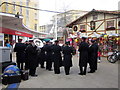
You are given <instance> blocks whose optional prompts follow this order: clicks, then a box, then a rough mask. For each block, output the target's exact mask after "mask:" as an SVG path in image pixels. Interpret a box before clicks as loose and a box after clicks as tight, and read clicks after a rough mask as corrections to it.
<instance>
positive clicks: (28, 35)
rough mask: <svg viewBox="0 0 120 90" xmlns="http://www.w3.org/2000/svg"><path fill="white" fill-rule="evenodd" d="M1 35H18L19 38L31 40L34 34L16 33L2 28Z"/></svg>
mask: <svg viewBox="0 0 120 90" xmlns="http://www.w3.org/2000/svg"><path fill="white" fill-rule="evenodd" d="M0 33H4V34H10V35H18V36H24V37H30V38H32V37H33V35H32V34H28V33H24V32H20V31H16V30H12V29H8V28H4V27H0Z"/></svg>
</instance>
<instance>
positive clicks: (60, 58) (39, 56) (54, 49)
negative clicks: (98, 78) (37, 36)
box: [14, 37, 98, 77]
mask: <svg viewBox="0 0 120 90" xmlns="http://www.w3.org/2000/svg"><path fill="white" fill-rule="evenodd" d="M75 51H76V50H75V48H74V47H72V46H71V45H70V42H66V43H65V44H64V45H63V46H60V45H59V41H58V40H56V41H55V42H54V44H52V43H50V42H49V41H46V43H44V46H43V47H41V48H39V47H37V46H36V45H35V43H34V42H33V40H30V41H26V42H25V43H22V42H21V40H19V41H18V43H16V44H15V47H14V52H16V63H17V66H18V67H19V68H20V69H21V70H24V69H25V70H29V75H30V76H33V77H36V76H37V74H36V68H37V67H39V66H40V67H41V68H45V69H46V70H48V71H53V70H54V73H55V74H60V67H62V66H63V67H64V71H65V75H69V74H70V68H71V67H72V66H73V64H72V56H73V55H74V54H75ZM78 51H79V68H80V73H78V74H79V75H86V71H87V65H88V64H89V66H90V71H89V73H94V72H95V71H96V70H97V58H98V45H97V43H96V41H95V40H88V39H87V38H85V37H83V38H82V41H81V42H80V44H79V49H78ZM45 62H46V63H45ZM45 64H46V65H45ZM52 66H53V67H52ZM52 68H53V69H52Z"/></svg>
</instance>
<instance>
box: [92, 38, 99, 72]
mask: <svg viewBox="0 0 120 90" xmlns="http://www.w3.org/2000/svg"><path fill="white" fill-rule="evenodd" d="M93 41H94V42H93V45H94V47H95V70H97V59H98V49H99V46H98V44H97V42H96V40H93Z"/></svg>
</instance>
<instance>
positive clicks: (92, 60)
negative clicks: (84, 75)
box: [88, 40, 96, 73]
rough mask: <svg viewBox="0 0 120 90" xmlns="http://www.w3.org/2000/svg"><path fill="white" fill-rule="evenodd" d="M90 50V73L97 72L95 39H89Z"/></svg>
mask: <svg viewBox="0 0 120 90" xmlns="http://www.w3.org/2000/svg"><path fill="white" fill-rule="evenodd" d="M89 44H90V45H89V51H88V54H89V56H88V58H89V59H88V63H89V66H90V71H89V72H88V73H94V72H95V59H96V52H95V46H94V40H90V41H89Z"/></svg>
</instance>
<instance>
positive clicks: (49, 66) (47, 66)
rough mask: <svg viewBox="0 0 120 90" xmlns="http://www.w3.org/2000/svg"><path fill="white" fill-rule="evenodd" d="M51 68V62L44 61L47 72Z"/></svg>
mask: <svg viewBox="0 0 120 90" xmlns="http://www.w3.org/2000/svg"><path fill="white" fill-rule="evenodd" d="M51 68H52V61H51V60H47V61H46V69H47V70H51Z"/></svg>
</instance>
